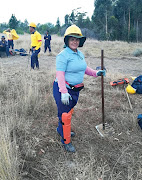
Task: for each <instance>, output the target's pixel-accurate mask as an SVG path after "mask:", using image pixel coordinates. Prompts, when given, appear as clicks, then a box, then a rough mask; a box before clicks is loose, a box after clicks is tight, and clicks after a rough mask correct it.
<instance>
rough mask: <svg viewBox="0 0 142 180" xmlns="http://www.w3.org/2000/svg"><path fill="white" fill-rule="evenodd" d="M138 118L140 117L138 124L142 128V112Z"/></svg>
mask: <svg viewBox="0 0 142 180" xmlns="http://www.w3.org/2000/svg"><path fill="white" fill-rule="evenodd" d="M137 118H138V119H139V121H138V124H139V126H140V128H141V129H142V114H139V115H138V117H137Z"/></svg>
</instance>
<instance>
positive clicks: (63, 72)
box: [53, 25, 105, 152]
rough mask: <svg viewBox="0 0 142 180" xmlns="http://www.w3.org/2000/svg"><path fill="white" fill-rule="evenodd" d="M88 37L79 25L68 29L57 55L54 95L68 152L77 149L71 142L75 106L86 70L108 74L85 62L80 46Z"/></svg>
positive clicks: (60, 130)
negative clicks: (61, 49) (62, 46)
mask: <svg viewBox="0 0 142 180" xmlns="http://www.w3.org/2000/svg"><path fill="white" fill-rule="evenodd" d="M85 40H86V37H84V36H83V35H82V33H81V30H80V28H79V27H77V26H76V25H71V26H70V27H68V28H67V29H66V32H65V35H64V42H65V45H66V48H65V49H64V50H63V51H62V52H61V53H59V54H58V55H57V57H56V79H55V81H54V83H53V96H54V99H55V101H56V104H57V109H58V118H59V121H58V127H57V132H58V133H59V135H60V136H61V142H62V144H63V145H64V148H65V150H66V151H68V152H75V148H74V146H73V145H72V144H71V136H74V135H75V134H74V133H73V132H71V118H72V112H73V108H74V106H75V105H76V104H77V101H78V98H79V93H80V92H79V91H80V90H81V89H82V88H83V87H84V85H83V83H82V82H83V79H84V74H87V75H89V76H94V77H97V76H101V75H105V70H98V71H97V70H93V69H91V68H89V67H88V66H87V64H86V62H85V58H84V55H83V54H82V52H81V51H79V50H78V49H77V48H78V47H82V46H83V44H84V42H85Z"/></svg>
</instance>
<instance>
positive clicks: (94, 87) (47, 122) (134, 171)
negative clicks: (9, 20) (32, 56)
mask: <svg viewBox="0 0 142 180" xmlns="http://www.w3.org/2000/svg"><path fill="white" fill-rule="evenodd" d="M62 40H63V39H62V38H61V37H57V36H52V55H50V56H49V54H48V53H46V54H44V53H43V46H42V51H41V56H40V70H39V71H36V70H35V71H30V62H29V57H27V56H26V57H21V56H18V55H17V56H13V57H10V58H8V59H7V58H2V59H0V62H1V64H0V76H1V80H0V113H1V119H0V127H1V128H0V133H1V136H0V147H1V148H0V179H1V180H18V179H22V180H36V179H37V180H47V179H48V180H67V179H68V180H140V179H142V153H141V149H142V138H141V129H140V128H139V127H138V125H137V115H138V114H140V113H142V112H141V108H142V105H141V103H140V102H141V101H142V97H141V95H138V94H135V95H130V100H131V103H132V106H133V111H132V110H131V109H130V107H129V103H128V100H127V96H126V94H125V91H124V87H123V86H120V87H111V86H110V85H109V82H110V81H112V80H117V79H119V78H123V77H128V78H129V79H130V76H131V75H133V76H137V75H139V74H140V73H141V57H137V58H135V57H133V56H132V52H133V50H134V49H137V48H139V47H140V46H141V44H134V43H132V44H131V43H130V44H128V43H125V42H98V41H94V40H91V39H90V40H87V41H86V44H85V46H84V47H83V48H82V49H81V50H82V51H83V52H84V54H85V56H86V61H87V64H88V65H89V66H90V67H92V68H94V69H95V68H96V66H99V65H100V50H101V49H104V50H105V59H104V60H105V67H106V68H107V76H106V78H105V120H106V121H107V122H108V123H110V124H111V126H113V128H114V129H115V134H114V135H112V136H110V137H107V138H102V137H101V136H100V135H99V134H98V132H97V131H96V129H95V126H96V125H97V124H99V123H100V122H101V92H100V89H101V83H100V78H97V79H95V78H92V77H88V76H85V78H84V83H85V89H84V90H82V91H81V93H80V98H79V102H78V104H77V106H76V107H75V109H74V115H73V119H72V128H73V130H74V131H75V132H76V137H75V138H74V139H72V142H73V145H75V147H76V150H77V152H76V153H75V154H70V153H67V152H65V151H64V149H63V147H62V145H61V143H60V138H59V137H58V135H57V133H56V127H57V117H56V114H57V110H56V105H55V102H54V99H53V96H52V82H53V80H54V77H55V56H56V55H57V54H58V53H59V52H60V51H61V50H62V49H63V48H62V47H63V41H62ZM29 46H30V35H24V36H20V39H19V40H18V41H16V42H15V48H18V49H19V48H25V49H26V50H28V49H29ZM130 81H131V82H132V80H130Z"/></svg>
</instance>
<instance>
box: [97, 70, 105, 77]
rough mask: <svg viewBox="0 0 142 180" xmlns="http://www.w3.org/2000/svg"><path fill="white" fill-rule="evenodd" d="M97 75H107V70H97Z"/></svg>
mask: <svg viewBox="0 0 142 180" xmlns="http://www.w3.org/2000/svg"><path fill="white" fill-rule="evenodd" d="M96 75H97V76H101V75H103V76H106V70H99V71H97V73H96Z"/></svg>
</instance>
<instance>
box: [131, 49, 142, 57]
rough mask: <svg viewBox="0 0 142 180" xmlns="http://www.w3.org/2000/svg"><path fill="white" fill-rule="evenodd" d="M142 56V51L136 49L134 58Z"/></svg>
mask: <svg viewBox="0 0 142 180" xmlns="http://www.w3.org/2000/svg"><path fill="white" fill-rule="evenodd" d="M140 55H142V49H136V50H135V51H134V52H133V56H135V57H138V56H140Z"/></svg>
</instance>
